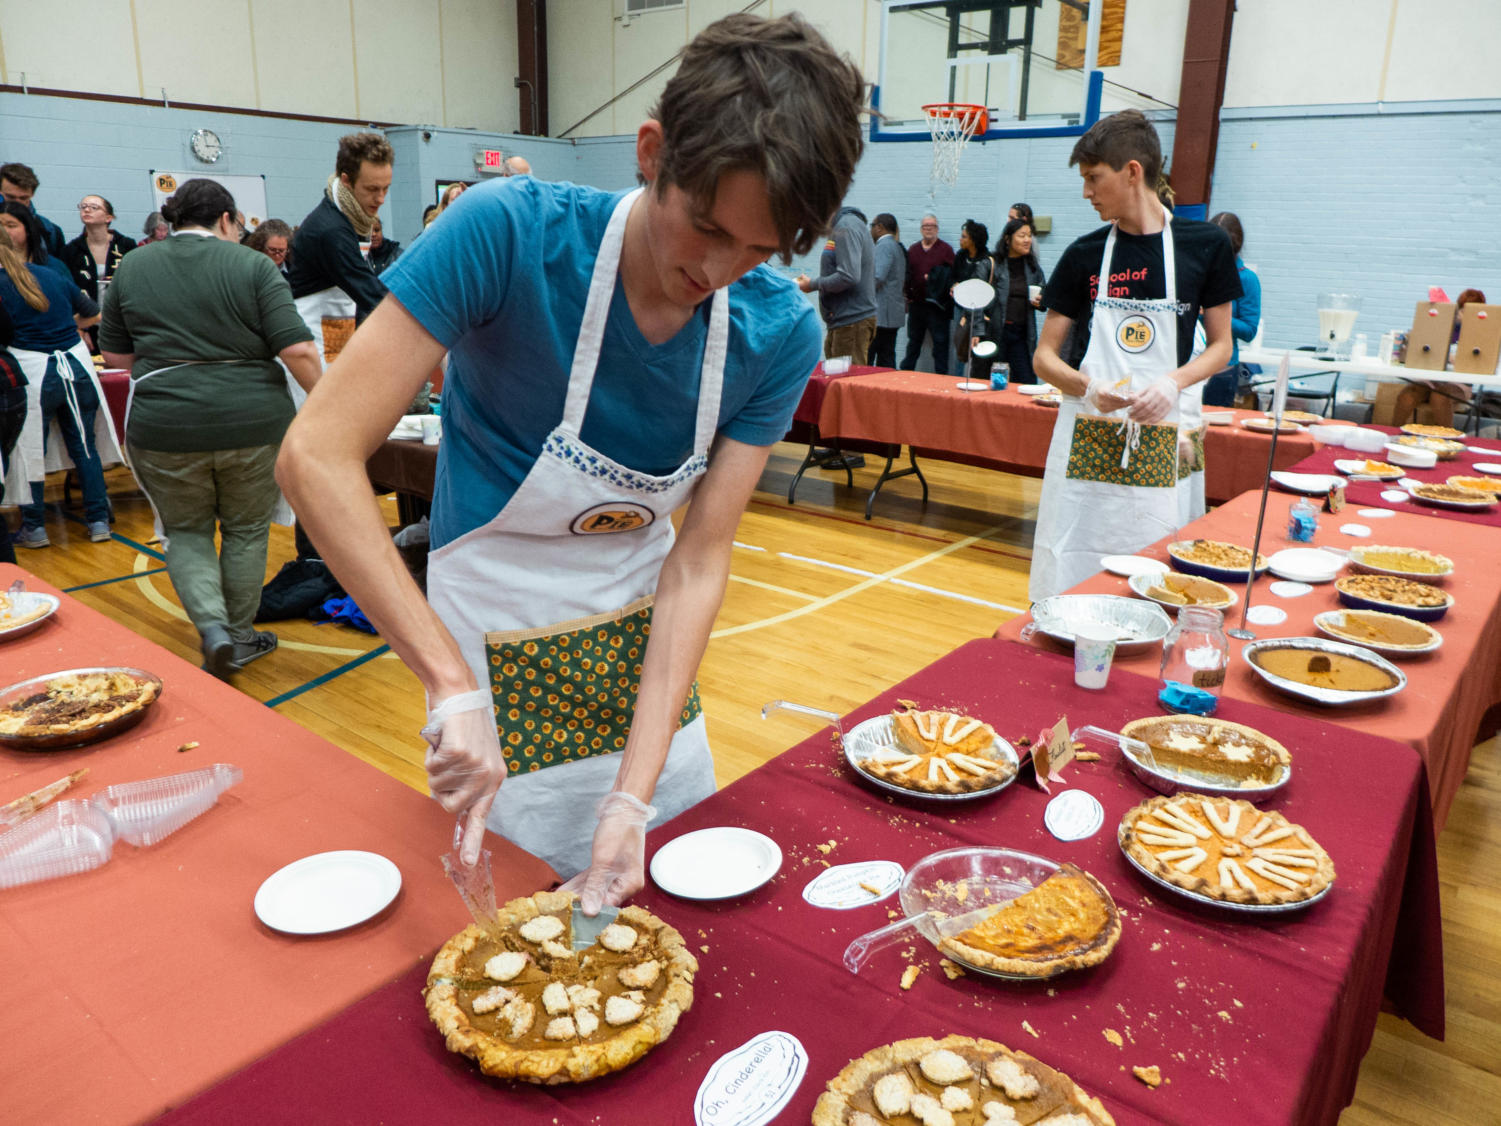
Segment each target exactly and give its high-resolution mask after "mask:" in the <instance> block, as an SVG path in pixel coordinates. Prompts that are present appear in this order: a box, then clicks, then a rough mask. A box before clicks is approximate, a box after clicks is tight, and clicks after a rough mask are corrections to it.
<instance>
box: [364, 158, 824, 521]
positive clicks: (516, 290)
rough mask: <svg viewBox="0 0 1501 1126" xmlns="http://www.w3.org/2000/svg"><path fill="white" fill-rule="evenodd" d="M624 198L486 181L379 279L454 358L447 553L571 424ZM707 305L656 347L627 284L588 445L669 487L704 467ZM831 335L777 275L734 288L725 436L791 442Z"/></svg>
mask: <svg viewBox="0 0 1501 1126" xmlns="http://www.w3.org/2000/svg"><path fill="white" fill-rule="evenodd" d="M623 194H624V193H623V192H616V193H608V192H602V191H598V190H597V189H594V188H586V187H580V186H579V185H577V184H566V183H545V182H542V181H538V180H534V179H532V178H531V177H515V178H512V179H506V180H493V181H490V182H489V183H486V184H481V185H479V186H478V187H475V188H471V189H470V190H469V191H467V192H465V193H464V194H463V195H461V196H459V198H458V199H457V200H456V201H455V202H454V204H453V205H452V206H451V207H449V208H448V210H446V211H445V212H444V213H443V217H442V220H441V221H440V222H438V223H434V224H433V225H432V226H431V227H429V228H428V229H427V230H426V231H425V232H424V233H423V235H422V237H421V238H419V239H417V240H416V241H415V242H414V243H413V244H412V247H411V249H410V250H408V251H407V252H406V253H405V254H403V255H402V256H401V258H400V259H399V260H398V261H397V262H396V264H395V265H393V266H391V267H390V268H389V269H388V270H387V271H386V272H385V273H384V274H382V275H381V280H382V281H383V282H385V283H386V284H387V286H388V287H389V288H390V292H391V294H392V296H394V297H395V298H396V299H397V300H398V301H400V302H401V304H402V305H403V307H405V308H406V310H407V311H408V312H409V313H411V314H412V316H414V317H415V318H416V319H417V321H418V322H419V323H420V324H421V325H422V326H423V328H425V329H426V330H427V331H428V332H429V333H431V334H432V335H433V337H434V338H436V339H437V340H438V341H439V342H440V343H441V344H442V345H443V346H444V347H446V348H447V349H448V350H449V353H450V355H449V366H448V374H447V376H446V377H445V378H444V383H443V445H442V447H441V448H440V450H439V453H438V475H437V481H436V484H435V487H434V496H433V518H432V546H433V547H435V548H436V547H440V546H442V545H443V544H445V543H447V542H449V541H450V540H453V539H456V538H457V537H459V536H461V535H463V534H464V533H465V532H467V531H470V530H471V529H473V528H476V527H479V526H480V525H481V524H484V523H486V522H488V521H489V520H491V519H493V518H494V517H495V516H496V514H497V513H499V512H500V510H501V509H502V508H503V507H504V506H505V504H506V502H507V501H508V500H510V498H511V495H512V494H513V493H514V492H515V491H516V489H517V488H518V487H519V486H520V484H521V482H522V480H523V479H524V478H525V477H526V475H527V473H528V472H530V470H531V467H532V465H533V463H534V462H535V461H536V460H537V457H538V455H539V454H540V453H541V451H542V444H543V442H544V441H546V439H547V435H548V434H549V433H551V431H552V430H553V428H554V427H556V426H557V425H558V423H559V422H561V421H562V418H563V401H564V398H565V396H566V393H567V388H568V372H569V368H570V367H571V366H572V362H573V350H574V343H575V341H576V340H577V338H578V330H579V324H580V323H581V322H582V320H583V317H584V304H585V302H586V301H587V299H588V295H589V279H590V276H591V274H592V273H593V270H594V260H595V258H596V256H597V254H598V248H599V245H600V242H601V241H602V239H603V237H604V232H605V227H606V225H607V224H608V222H609V219H610V214H611V212H612V211H613V210H614V208H615V204H616V203H617V202H618V201H619V199H620V198H621V196H622V195H623ZM709 305H710V303H709V302H708V301H705V302H703V304H701V305H700V306H699V308H698V310H697V312H696V313H695V314H694V315H693V316H692V317H690V318H689V320H688V323H687V324H686V325H685V326H684V327H683V328H682V330H681V331H679V332H678V334H677V335H676V336H674V337H673V338H672V339H671V340H669V341H667V342H666V343H664V344H661V345H658V346H656V347H653V346H652V345H650V344H648V343H647V342H646V340H645V338H644V337H642V335H641V332H640V330H639V329H638V328H637V327H636V322H635V319H634V318H633V317H632V316H631V311H630V306H629V304H628V303H627V301H626V298H625V291H624V289H623V287H622V285H621V282H620V278H619V276H617V277H616V282H615V294H614V298H613V300H612V301H611V303H610V313H609V319H608V322H607V324H606V326H605V335H604V342H603V344H602V346H601V349H600V356H599V364H598V370H597V372H596V373H595V378H594V386H593V388H592V390H591V393H590V397H589V406H588V409H587V411H586V412H585V415H584V423H583V427H582V438H583V440H584V441H585V442H586V443H588V444H589V445H590V446H591V447H593V448H594V449H596V450H598V451H599V452H600V453H602V454H604V455H605V456H606V457H609V458H612V459H613V460H615V461H617V462H620V463H621V464H622V465H625V466H627V467H629V468H631V469H634V470H637V471H638V472H642V473H650V474H653V475H658V476H661V475H665V474H669V473H672V472H673V471H674V470H676V469H677V468H678V466H680V465H681V464H682V463H683V462H685V461H687V460H688V458H689V457H690V456H692V452H693V428H694V418H695V414H696V408H697V404H698V384H699V375H700V368H701V366H702V364H703V352H704V342H705V339H706V337H707V333H708V315H709ZM822 337H823V330H822V328H821V327H820V325H819V323H818V319H817V317H816V316H815V315H814V312H813V307H812V306H811V305H810V304H809V303H808V302H807V301H806V300H805V299H804V298H803V296H802V294H801V293H799V292H798V290H797V288H796V286H794V285H793V284H792V282H791V281H790V280H789V279H787V278H784V277H781V276H780V275H778V274H777V273H776V272H775V271H773V270H771V269H768V268H767V267H765V266H762V267H758V268H757V269H754V270H752V271H751V272H750V273H748V274H746V275H745V276H744V277H743V278H741V279H740V280H739V281H737V282H735V283H734V284H733V285H732V286H730V339H729V348H728V354H727V356H726V358H725V371H724V390H723V392H722V396H721V399H720V406H719V433H721V434H723V435H725V436H726V437H729V438H732V439H734V440H735V441H738V442H744V443H746V444H747V445H754V446H769V445H771V444H772V443H773V442H776V441H778V440H779V439H780V438H781V437H782V435H783V434H784V433H785V432H786V430H787V426H788V424H789V423H790V422H791V420H792V412H793V411H794V410H796V409H797V403H798V399H799V398H800V397H801V396H802V391H803V386H804V385H805V384H806V383H807V381H808V377H809V375H811V374H812V371H813V368H814V366H815V365H816V364H817V363H818V357H819V355H820V352H821V350H822Z"/></svg>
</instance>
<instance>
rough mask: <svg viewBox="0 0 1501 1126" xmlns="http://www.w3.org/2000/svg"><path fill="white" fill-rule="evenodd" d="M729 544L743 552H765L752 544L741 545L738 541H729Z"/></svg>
mask: <svg viewBox="0 0 1501 1126" xmlns="http://www.w3.org/2000/svg"><path fill="white" fill-rule="evenodd" d="M730 542H731V543H732V544H734V545H735V546H736V547H738V548H741V549H742V550H744V551H765V550H766V549H765V548H764V547H757V546H756V545H755V544H753V543H741V542H740V541H739V540H731V541H730Z"/></svg>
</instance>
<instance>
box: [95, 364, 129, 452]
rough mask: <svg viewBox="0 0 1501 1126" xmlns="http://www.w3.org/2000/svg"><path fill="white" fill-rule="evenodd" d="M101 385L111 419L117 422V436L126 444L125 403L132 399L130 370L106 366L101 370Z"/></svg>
mask: <svg viewBox="0 0 1501 1126" xmlns="http://www.w3.org/2000/svg"><path fill="white" fill-rule="evenodd" d="M99 387H100V389H101V390H103V391H104V402H105V405H106V406H107V407H109V417H110V421H111V422H113V423H114V424H115V437H116V438H118V439H119V440H120V444H121V445H122V446H123V445H124V444H125V405H126V403H127V402H129V400H130V372H128V371H126V370H125V369H124V368H104V369H103V370H102V371H100V372H99Z"/></svg>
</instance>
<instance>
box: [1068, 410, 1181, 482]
mask: <svg viewBox="0 0 1501 1126" xmlns="http://www.w3.org/2000/svg"><path fill="white" fill-rule="evenodd" d="M1125 452H1126V434H1125V428H1124V427H1123V426H1122V425H1121V423H1120V422H1119V421H1117V420H1115V419H1109V418H1091V417H1087V416H1085V415H1080V416H1079V417H1077V418H1075V419H1074V436H1073V441H1072V442H1071V443H1070V444H1069V449H1068V476H1069V477H1070V478H1072V479H1074V480H1079V481H1098V482H1101V483H1103V484H1106V485H1133V486H1136V487H1139V488H1147V489H1170V488H1172V487H1174V486H1175V485H1176V484H1177V482H1178V428H1177V427H1176V426H1160V425H1158V426H1143V427H1141V438H1140V444H1139V445H1138V446H1137V447H1136V448H1135V449H1133V450H1132V451H1131V457H1130V460H1129V461H1128V462H1127V464H1126V465H1125V466H1124V467H1122V466H1121V460H1122V458H1123V457H1124V455H1125Z"/></svg>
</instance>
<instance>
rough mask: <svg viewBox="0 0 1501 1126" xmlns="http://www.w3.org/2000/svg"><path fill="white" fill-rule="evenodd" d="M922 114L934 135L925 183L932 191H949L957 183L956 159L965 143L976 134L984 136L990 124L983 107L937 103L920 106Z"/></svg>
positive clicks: (957, 160) (957, 165)
mask: <svg viewBox="0 0 1501 1126" xmlns="http://www.w3.org/2000/svg"><path fill="white" fill-rule="evenodd" d="M923 113H925V114H927V117H928V132H929V133H931V134H932V136H933V168H932V171H931V172H929V174H928V180H929V182H930V183H931V185H932V186H933V187H935V188H936V187H938V185H939V184H943V185H944V186H945V187H949V188H952V187H953V186H954V185H955V184H956V183H958V181H959V157H960V155H961V154H962V153H963V152H964V146H965V144H966V143H967V142H968V141H969V139H970V138H971V137H973V136H974V135H975V134H976V133H983V132H984V131H985V128H986V126H987V124H988V122H989V118H988V115H987V114H986V112H985V107H984V106H974V105H968V104H965V103H963V102H937V103H934V104H933V105H926V106H923Z"/></svg>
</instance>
